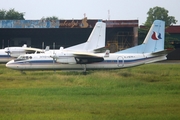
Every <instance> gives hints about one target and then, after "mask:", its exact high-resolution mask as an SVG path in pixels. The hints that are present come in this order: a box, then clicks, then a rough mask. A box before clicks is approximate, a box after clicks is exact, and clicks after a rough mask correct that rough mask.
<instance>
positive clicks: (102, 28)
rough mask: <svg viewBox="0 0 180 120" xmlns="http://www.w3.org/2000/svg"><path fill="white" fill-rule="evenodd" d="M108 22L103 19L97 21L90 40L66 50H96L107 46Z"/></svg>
mask: <svg viewBox="0 0 180 120" xmlns="http://www.w3.org/2000/svg"><path fill="white" fill-rule="evenodd" d="M105 35H106V24H105V23H103V22H102V21H99V22H97V23H96V25H95V27H94V29H93V30H92V32H91V34H90V36H89V38H88V40H87V41H86V42H85V43H82V44H79V45H75V46H72V47H69V48H66V50H75V51H94V50H96V49H99V48H102V47H105Z"/></svg>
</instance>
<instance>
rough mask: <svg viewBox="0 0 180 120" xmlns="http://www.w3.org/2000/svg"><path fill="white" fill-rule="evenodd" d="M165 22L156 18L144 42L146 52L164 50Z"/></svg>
mask: <svg viewBox="0 0 180 120" xmlns="http://www.w3.org/2000/svg"><path fill="white" fill-rule="evenodd" d="M164 32H165V22H164V21H161V20H155V21H154V23H153V24H152V26H151V28H150V30H149V32H148V34H147V36H146V38H145V40H144V42H143V44H144V45H145V46H144V53H153V52H158V51H162V50H164Z"/></svg>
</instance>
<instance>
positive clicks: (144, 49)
mask: <svg viewBox="0 0 180 120" xmlns="http://www.w3.org/2000/svg"><path fill="white" fill-rule="evenodd" d="M164 33H165V22H164V21H162V20H155V21H154V22H153V24H152V26H151V28H150V30H149V32H148V34H147V36H146V38H145V40H144V42H143V43H142V44H141V45H138V46H135V47H132V48H129V49H126V50H122V51H119V52H117V53H154V52H158V51H162V50H164V40H165V37H164Z"/></svg>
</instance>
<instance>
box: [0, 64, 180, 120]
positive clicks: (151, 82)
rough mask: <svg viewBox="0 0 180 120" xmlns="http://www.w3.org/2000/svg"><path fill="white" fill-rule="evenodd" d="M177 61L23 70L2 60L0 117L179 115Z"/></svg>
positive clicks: (133, 119) (111, 119) (168, 119)
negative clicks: (113, 67) (72, 69)
mask: <svg viewBox="0 0 180 120" xmlns="http://www.w3.org/2000/svg"><path fill="white" fill-rule="evenodd" d="M179 71H180V64H149V65H143V66H138V67H134V68H127V69H118V70H98V71H89V72H88V74H87V75H83V74H82V73H80V72H63V71H56V72H54V71H26V72H25V74H23V73H21V72H20V71H15V70H11V69H7V68H5V66H4V65H0V119H1V120H20V119H22V120H35V119H36V120H51V119H52V120H56V119H57V120H59V119H65V120H66V119H70V120H71V119H73V120H74V119H75V120H85V119H86V120H97V119H99V120H119V119H122V120H124V119H128V120H144V119H146V120H154V119H156V120H162V119H163V120H179V119H180V72H179Z"/></svg>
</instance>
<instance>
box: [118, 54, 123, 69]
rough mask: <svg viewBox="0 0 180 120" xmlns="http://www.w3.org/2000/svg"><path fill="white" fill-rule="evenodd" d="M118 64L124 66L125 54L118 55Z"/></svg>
mask: <svg viewBox="0 0 180 120" xmlns="http://www.w3.org/2000/svg"><path fill="white" fill-rule="evenodd" d="M117 66H118V67H123V66H124V58H123V56H118V58H117Z"/></svg>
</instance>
